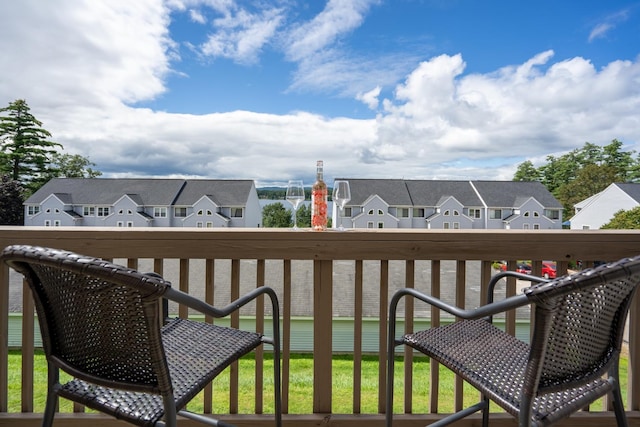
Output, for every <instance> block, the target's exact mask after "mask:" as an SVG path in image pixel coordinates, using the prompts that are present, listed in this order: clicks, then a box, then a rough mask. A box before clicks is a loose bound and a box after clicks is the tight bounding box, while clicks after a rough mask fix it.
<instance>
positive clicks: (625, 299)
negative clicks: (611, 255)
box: [386, 257, 640, 427]
mask: <svg viewBox="0 0 640 427" xmlns="http://www.w3.org/2000/svg"><path fill="white" fill-rule="evenodd" d="M505 276H515V277H517V278H520V279H525V280H530V281H538V282H540V283H537V284H535V285H533V286H531V287H529V288H526V289H524V291H523V293H522V294H519V295H516V296H512V297H509V298H506V299H504V300H501V301H499V302H493V297H492V295H493V290H494V287H495V285H496V283H497V282H498V281H499V280H500V279H502V278H504V277H505ZM638 283H640V257H636V258H633V259H624V260H620V261H618V262H616V263H612V264H606V265H601V266H599V267H597V268H594V269H587V270H584V271H582V272H580V273H577V274H574V275H571V276H565V277H562V278H558V279H556V280H553V281H546V280H545V279H542V278H536V277H533V276H529V275H524V274H519V273H515V272H503V273H499V274H497V275H495V276H494V277H493V278H492V280H491V282H490V283H489V287H488V288H489V297H488V301H489V302H488V304H486V305H484V306H481V307H479V308H476V309H473V310H462V309H459V308H456V307H453V306H451V305H449V304H446V303H444V302H442V301H440V300H438V299H436V298H433V297H431V296H429V295H424V294H422V293H420V292H417V291H415V290H413V289H401V290H399V291H397V292H396V294H395V295H394V296H393V298H392V300H391V303H390V310H389V336H388V338H389V341H388V348H387V350H388V366H387V414H386V419H387V426H388V427H391V425H392V423H393V405H392V403H393V369H394V357H393V356H394V354H395V349H396V346H397V345H402V344H404V345H408V346H411V347H413V348H414V349H416V350H418V351H420V352H422V353H424V354H426V355H428V356H430V357H431V358H432V360H435V361H437V362H440V363H441V364H443V365H444V366H446V367H447V368H449V369H450V370H452V371H453V372H455V373H456V374H458V375H459V376H460V377H462V378H463V379H464V380H465V381H467V382H468V383H469V384H471V385H472V386H474V387H475V388H477V389H478V390H480V392H481V393H482V399H481V401H480V402H479V403H477V404H476V405H473V406H471V407H469V408H466V409H463V410H461V411H460V412H457V413H454V414H451V415H449V416H447V417H445V418H443V419H441V420H439V421H438V422H436V423H434V424H431V426H443V425H448V424H450V423H452V422H454V421H456V420H459V419H461V418H464V417H466V416H468V415H470V414H473V413H474V412H477V411H482V415H483V416H482V425H483V426H485V427H486V426H488V424H489V401H490V400H491V401H493V402H495V403H497V404H498V405H499V406H501V407H502V408H503V409H504V410H505V411H507V412H508V413H510V414H511V415H513V416H514V417H516V419H518V422H519V425H520V426H547V425H551V424H553V423H554V422H556V421H558V420H560V419H563V418H565V417H568V416H569V415H571V414H572V413H574V412H575V411H578V410H579V409H582V408H584V407H585V406H587V405H588V404H590V403H591V402H593V401H595V400H596V399H598V398H600V397H602V396H604V395H606V394H608V393H610V394H611V396H612V398H613V399H612V403H613V408H614V411H615V416H616V421H617V424H618V426H626V425H627V419H626V415H625V412H624V406H623V402H622V398H621V395H620V387H619V379H618V361H619V356H620V349H621V346H622V340H623V333H624V327H625V320H626V316H627V312H628V310H629V304H630V302H631V299H632V297H633V295H634V292H635V290H636V287H637V285H638ZM405 296H408V297H414V298H416V299H418V300H421V301H424V302H426V303H428V304H430V305H432V306H435V307H438V308H440V309H441V310H444V311H446V312H448V313H450V314H452V315H454V316H457V317H458V318H459V321H456V322H454V323H452V324H448V325H444V326H441V327H436V328H431V329H428V330H424V331H419V332H415V333H409V334H406V335H404V336H403V337H401V338H399V339H398V338H396V335H395V334H396V312H397V306H398V303H399V301H400V300H401V299H402V298H403V297H405ZM525 305H531V307H532V308H531V309H532V310H534V313H535V314H534V325H535V326H534V327H533V331H532V336H531V340H530V344H527V343H525V342H523V341H521V340H519V339H517V338H515V337H513V336H511V335H508V334H507V333H505V332H503V331H502V330H501V329H499V328H497V327H495V326H494V325H492V323H491V316H493V315H495V314H498V313H502V312H505V311H507V310H511V309H514V308H517V307H522V306H525Z"/></svg>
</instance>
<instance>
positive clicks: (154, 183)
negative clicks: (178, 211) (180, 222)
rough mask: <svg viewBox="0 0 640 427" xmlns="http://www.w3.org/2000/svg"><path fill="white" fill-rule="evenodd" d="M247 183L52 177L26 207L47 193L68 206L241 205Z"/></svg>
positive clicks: (247, 191)
mask: <svg viewBox="0 0 640 427" xmlns="http://www.w3.org/2000/svg"><path fill="white" fill-rule="evenodd" d="M252 186H253V181H251V180H206V179H203V180H198V179H190V180H185V179H154V178H54V179H52V180H50V181H49V182H47V183H46V184H45V185H43V186H42V187H41V188H40V189H39V190H38V191H36V192H35V193H34V194H33V195H32V196H31V197H29V198H28V199H27V200H26V201H25V203H26V204H39V203H42V202H43V201H44V200H45V199H46V198H47V197H49V196H50V195H51V194H54V195H55V196H56V197H58V198H59V199H60V200H61V201H62V202H63V203H65V204H68V205H76V206H77V205H112V204H114V203H115V202H116V201H118V200H119V199H120V198H122V197H123V196H128V197H130V198H131V199H132V200H133V201H134V202H135V203H136V204H138V205H140V206H170V205H173V204H177V205H187V206H190V205H193V203H195V202H196V201H197V200H199V199H200V198H201V197H202V196H203V195H207V196H209V197H210V198H211V199H212V200H213V201H214V202H215V203H216V204H218V205H219V206H245V205H246V203H247V200H248V197H249V194H250V191H251V188H252Z"/></svg>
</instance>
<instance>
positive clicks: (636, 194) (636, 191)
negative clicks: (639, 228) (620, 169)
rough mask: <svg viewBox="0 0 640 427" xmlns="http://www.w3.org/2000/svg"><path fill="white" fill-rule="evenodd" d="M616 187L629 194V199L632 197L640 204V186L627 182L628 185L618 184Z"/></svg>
mask: <svg viewBox="0 0 640 427" xmlns="http://www.w3.org/2000/svg"><path fill="white" fill-rule="evenodd" d="M616 185H617V186H618V188H620V189H621V190H622V191H624V192H625V193H627V194H628V195H629V197H631V198H632V199H633V200H635V201H636V202H638V203H640V184H634V183H630V182H627V183H620V184H618V183H616Z"/></svg>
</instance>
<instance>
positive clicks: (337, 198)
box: [332, 180, 351, 231]
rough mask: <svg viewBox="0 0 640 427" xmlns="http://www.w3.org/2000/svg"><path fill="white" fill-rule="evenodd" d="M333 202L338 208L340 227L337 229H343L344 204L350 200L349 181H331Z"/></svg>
mask: <svg viewBox="0 0 640 427" xmlns="http://www.w3.org/2000/svg"><path fill="white" fill-rule="evenodd" d="M332 199H333V203H335V204H336V205H337V206H338V208H340V227H338V230H340V231H343V230H344V227H343V226H342V216H343V212H344V206H345V205H346V204H347V203H348V202H349V200H351V189H350V188H349V181H343V180H337V181H335V182H334V183H333V198H332Z"/></svg>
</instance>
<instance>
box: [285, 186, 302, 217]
mask: <svg viewBox="0 0 640 427" xmlns="http://www.w3.org/2000/svg"><path fill="white" fill-rule="evenodd" d="M287 201H288V202H289V203H291V205H292V206H293V229H294V230H297V229H298V215H297V212H298V206H300V203H302V202H303V201H304V186H303V185H302V181H301V180H295V179H292V180H291V181H289V184H288V185H287Z"/></svg>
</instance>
